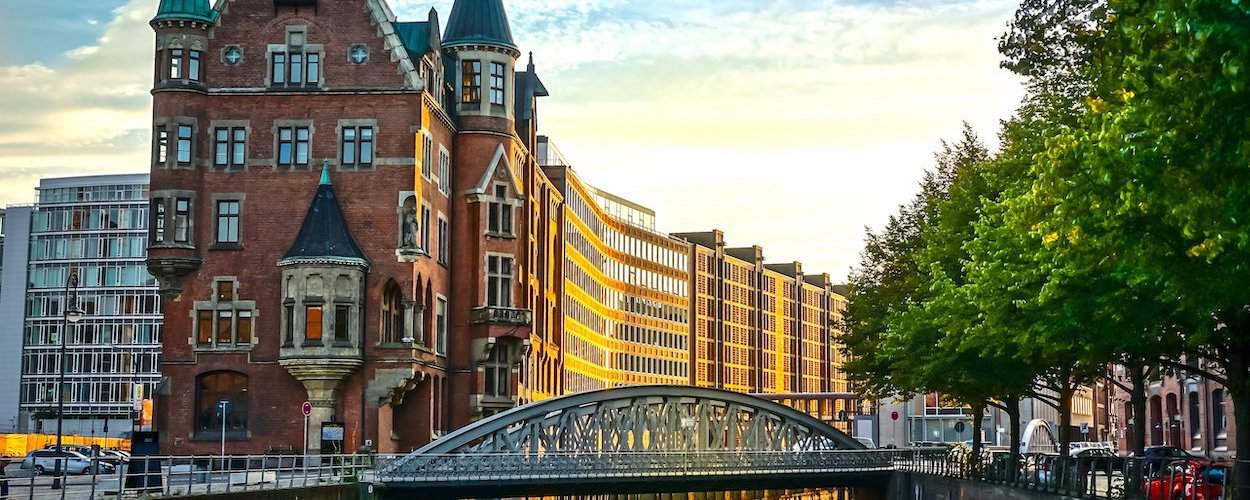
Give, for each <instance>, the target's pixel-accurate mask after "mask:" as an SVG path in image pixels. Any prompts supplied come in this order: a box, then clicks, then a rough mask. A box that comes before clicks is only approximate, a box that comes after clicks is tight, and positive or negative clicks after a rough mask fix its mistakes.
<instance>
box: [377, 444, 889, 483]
mask: <svg viewBox="0 0 1250 500" xmlns="http://www.w3.org/2000/svg"><path fill="white" fill-rule="evenodd" d="M910 460H911V452H910V451H905V450H851V451H840V450H839V451H834V450H830V451H612V452H602V453H600V452H546V453H538V454H530V453H454V454H445V455H422V456H420V457H407V458H406V459H401V460H397V461H395V462H392V463H389V464H380V467H379V469H378V474H377V476H376V478H377V480H378V481H380V482H399V483H453V482H482V481H508V480H531V479H558V478H563V479H577V478H612V477H664V476H688V475H717V474H725V475H729V474H733V475H743V474H771V473H819V472H866V471H892V470H894V469H895V468H896V467H897V466H898V465H899V464H902V463H907V462H908V461H910Z"/></svg>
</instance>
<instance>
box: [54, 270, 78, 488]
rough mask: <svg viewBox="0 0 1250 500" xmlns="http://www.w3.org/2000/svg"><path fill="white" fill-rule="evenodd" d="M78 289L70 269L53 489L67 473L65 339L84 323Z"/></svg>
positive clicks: (74, 272) (63, 318)
mask: <svg viewBox="0 0 1250 500" xmlns="http://www.w3.org/2000/svg"><path fill="white" fill-rule="evenodd" d="M77 287H78V269H77V268H70V270H69V278H68V279H66V281H65V305H64V307H65V313H64V314H63V315H62V316H61V334H60V337H61V338H60V340H61V351H60V355H59V356H58V358H57V364H58V365H60V366H59V368H60V374H59V375H58V376H57V379H56V388H57V391H56V452H57V458H56V464H55V466H54V467H53V469H54V470H53V474H52V489H54V490H55V489H60V488H61V476H62V475H63V474H64V473H65V470H64V469H63V466H62V462H64V461H65V457H64V452H65V450H64V449H63V448H62V447H61V444H62V438H63V436H64V435H63V434H62V429H63V424H64V421H65V354H66V342H65V337H67V336H68V335H69V325H71V324H77V323H78V322H79V321H82V315H83V313H82V311H81V310H79V309H78V295H77V293H76V292H75V288H77Z"/></svg>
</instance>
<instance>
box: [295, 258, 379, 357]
mask: <svg viewBox="0 0 1250 500" xmlns="http://www.w3.org/2000/svg"><path fill="white" fill-rule="evenodd" d="M356 273H359V271H356ZM313 275H317V276H319V277H320V279H321V280H322V294H321V295H309V294H308V290H307V284H308V278H309V277H311V276H313ZM340 277H347V278H348V279H349V280H352V279H353V271H350V270H346V269H342V268H334V267H325V266H318V267H316V268H311V269H293V270H290V271H284V272H283V273H282V280H283V281H282V314H281V317H280V318H278V322H279V330H278V331H280V332H282V333H281V335H282V340H281V343H280V346H281V348H282V349H300V350H304V349H322V348H324V349H334V348H352V349H354V348H356V347H357V345H358V344H359V342H360V328H359V326H360V325H361V323H362V322H363V321H364V317H363V316H362V314H363V313H362V311H363V299H361V298H360V297H359V295H360V293H361V291H360V289H359V286H356V287H354V288H353V289H352V292H351V293H352V295H350V296H343V295H338V294H337V289H338V287H337V283H338V279H339V278H340ZM361 279H363V275H360V276H356V278H355V281H356V284H357V285H359V281H360V280H361ZM288 280H290V281H288ZM292 288H293V289H294V290H292ZM309 306H320V307H321V338H320V339H318V340H309V339H308V338H307V331H306V325H307V314H308V313H307V310H308V307H309ZM338 306H348V307H349V308H350V311H349V312H348V321H349V325H348V330H347V334H348V338H347V341H345V342H344V341H338V340H337V339H335V335H334V327H335V324H334V323H335V320H336V316H337V309H338ZM288 332H290V334H291V335H290V336H289V337H288V336H287V333H288Z"/></svg>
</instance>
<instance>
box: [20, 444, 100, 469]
mask: <svg viewBox="0 0 1250 500" xmlns="http://www.w3.org/2000/svg"><path fill="white" fill-rule="evenodd" d="M58 459H59V460H60V462H61V468H62V469H63V470H64V471H65V473H66V474H90V473H91V472H93V471H94V472H96V473H98V474H109V473H112V472H113V471H114V470H116V469H115V468H114V467H113V465H112V464H109V463H106V462H100V461H96V463H95V465H94V467H93V466H92V460H91V459H90V458H87V456H86V455H83V454H82V453H79V452H77V451H70V450H65V451H57V450H55V449H52V450H35V451H32V452H30V453H29V454H27V455H26V459H25V460H22V465H21V467H22V468H23V469H34V470H35V473H36V474H45V473H48V472H54V471H55V470H56V463H57V460H58Z"/></svg>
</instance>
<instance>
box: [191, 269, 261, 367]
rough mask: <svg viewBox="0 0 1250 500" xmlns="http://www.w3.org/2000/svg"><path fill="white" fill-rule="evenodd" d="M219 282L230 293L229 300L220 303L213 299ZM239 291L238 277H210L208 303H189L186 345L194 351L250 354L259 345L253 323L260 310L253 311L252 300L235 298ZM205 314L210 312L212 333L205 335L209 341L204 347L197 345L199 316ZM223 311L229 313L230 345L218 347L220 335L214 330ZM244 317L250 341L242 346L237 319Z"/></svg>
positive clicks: (253, 301)
mask: <svg viewBox="0 0 1250 500" xmlns="http://www.w3.org/2000/svg"><path fill="white" fill-rule="evenodd" d="M219 283H230V284H231V286H232V287H233V293H234V297H233V298H232V300H230V301H226V302H222V301H220V300H219V299H218V298H217V287H218V284H219ZM240 289H241V283H240V281H239V278H238V276H214V277H213V280H212V286H211V288H210V290H209V296H208V300H197V301H195V302H194V303H193V304H192V307H191V308H190V310H189V311H188V313H189V315H190V316H191V328H190V333H191V335H190V336H189V337H188V338H187V343H188V344H190V345H191V347H192V348H193V349H194V350H195V351H196V352H214V351H250V350H252V349H253V348H255V346H256V345H257V344H259V343H260V339H259V338H258V337H257V335H256V323H257V320H258V319H259V318H260V310H259V309H257V307H256V301H255V300H240V299H239V296H240V293H239V291H240ZM209 311H211V312H212V315H213V317H212V320H211V321H210V324H211V325H212V332H210V333H209V341H208V344H207V345H205V344H201V343H200V342H199V338H200V321H199V316H200V314H201V313H202V312H209ZM227 311H228V312H230V313H231V318H230V343H229V344H227V345H224V346H223V345H220V344H219V340H218V337H219V336H220V332H219V331H218V330H217V327H218V324H219V322H220V318H221V313H222V312H227ZM244 314H247V315H248V316H247V317H249V318H251V331H250V333H249V336H250V338H249V339H248V340H247V341H246V343H240V341H239V318H241V317H244V316H243V315H244Z"/></svg>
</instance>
